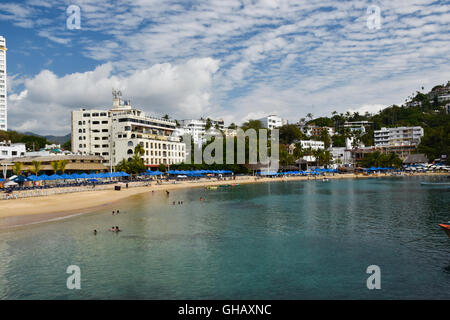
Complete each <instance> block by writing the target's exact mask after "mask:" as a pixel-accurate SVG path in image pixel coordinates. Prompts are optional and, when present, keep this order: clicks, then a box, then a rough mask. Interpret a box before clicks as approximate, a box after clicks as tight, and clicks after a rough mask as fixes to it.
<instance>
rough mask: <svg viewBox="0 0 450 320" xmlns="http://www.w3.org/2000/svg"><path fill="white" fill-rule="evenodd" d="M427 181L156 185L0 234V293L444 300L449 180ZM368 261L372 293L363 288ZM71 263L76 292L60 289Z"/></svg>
mask: <svg viewBox="0 0 450 320" xmlns="http://www.w3.org/2000/svg"><path fill="white" fill-rule="evenodd" d="M425 180H426V179H425V178H384V179H382V178H380V179H365V180H343V181H338V180H334V181H333V180H331V181H329V182H322V181H298V182H273V183H266V184H254V185H245V186H239V187H235V188H221V189H217V190H205V189H200V188H198V189H191V190H177V191H175V190H174V191H172V192H171V194H170V197H169V198H167V197H166V196H165V195H163V193H162V192H155V194H154V195H152V194H145V195H139V196H135V197H133V198H130V199H129V200H127V201H126V202H122V203H120V204H117V205H115V206H114V207H112V208H105V209H104V210H102V211H100V212H97V213H95V214H87V215H83V216H78V217H75V218H70V219H66V220H61V221H57V222H48V223H42V224H38V225H34V226H27V227H22V228H16V229H14V230H8V231H1V232H0V298H1V299H421V298H432V299H450V239H449V238H448V237H447V236H446V235H445V233H444V232H443V231H441V230H440V229H439V227H438V223H442V222H446V221H449V220H450V200H449V195H450V189H449V188H448V186H440V187H432V186H421V185H420V181H425ZM428 181H429V180H428ZM200 197H204V198H205V201H204V202H200V201H199V198H200ZM179 200H182V201H184V204H183V205H175V206H174V205H172V201H179ZM113 209H120V211H121V214H120V215H115V216H112V215H111V211H112V210H113ZM113 225H118V226H120V227H121V229H123V231H122V232H120V233H119V234H115V233H112V232H109V231H108V229H109V228H110V227H111V226H113ZM94 229H97V230H98V231H99V233H98V235H97V236H94V235H93V234H92V230H94ZM373 264H375V265H378V266H380V268H381V287H382V289H381V290H368V289H367V287H366V280H367V277H368V276H369V275H368V274H366V268H367V267H368V266H369V265H373ZM69 265H78V266H79V267H80V268H81V290H68V289H67V287H66V279H67V277H68V276H69V275H68V274H66V268H67V267H68V266H69Z"/></svg>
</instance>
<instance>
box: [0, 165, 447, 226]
mask: <svg viewBox="0 0 450 320" xmlns="http://www.w3.org/2000/svg"><path fill="white" fill-rule="evenodd" d="M444 175H445V176H446V175H448V173H414V174H410V175H405V176H391V175H385V174H378V175H370V176H366V175H361V174H354V173H347V174H338V175H325V176H320V177H318V178H317V179H315V178H313V177H308V176H295V177H277V178H267V177H265V178H257V179H255V177H254V176H243V177H237V178H236V180H219V181H217V180H214V181H189V182H188V181H186V182H178V183H175V184H171V183H170V184H162V185H158V184H155V183H152V184H151V185H150V186H138V187H132V188H128V189H122V190H121V191H115V190H114V189H113V188H111V189H106V190H93V191H83V192H78V193H65V194H55V195H49V196H40V197H33V198H20V199H10V200H1V201H0V231H2V230H8V229H12V228H15V227H23V226H29V225H35V224H39V223H44V222H51V221H58V220H62V219H66V218H70V217H75V216H79V215H83V214H87V213H92V212H95V211H97V210H99V209H101V208H107V207H109V206H111V205H112V204H114V203H117V202H119V201H121V200H124V199H127V198H129V197H131V196H134V195H138V194H144V193H149V192H152V191H155V192H158V191H161V192H164V191H165V190H177V189H186V188H204V187H208V186H217V185H224V184H253V183H267V182H283V181H286V182H288V181H309V180H312V181H315V180H319V181H320V180H322V179H323V178H324V177H326V178H328V179H330V180H331V179H370V178H389V177H392V178H395V177H409V176H413V177H419V176H444ZM68 206H70V207H69V208H68Z"/></svg>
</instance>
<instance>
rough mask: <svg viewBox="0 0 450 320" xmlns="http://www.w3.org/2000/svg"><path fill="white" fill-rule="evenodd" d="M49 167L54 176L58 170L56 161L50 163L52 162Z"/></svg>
mask: <svg viewBox="0 0 450 320" xmlns="http://www.w3.org/2000/svg"><path fill="white" fill-rule="evenodd" d="M50 165H51V166H52V169H53V173H54V174H56V172H58V169H59V163H58V161H52V162H50Z"/></svg>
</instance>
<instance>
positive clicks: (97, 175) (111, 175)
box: [14, 172, 129, 182]
mask: <svg viewBox="0 0 450 320" xmlns="http://www.w3.org/2000/svg"><path fill="white" fill-rule="evenodd" d="M128 176H129V174H128V173H126V172H107V173H81V174H78V173H73V174H65V173H64V174H61V175H58V174H52V175H50V176H49V175H46V174H42V175H40V176H36V175H32V176H28V177H24V176H18V177H17V178H15V179H14V181H16V182H24V181H52V180H75V179H99V178H100V179H103V178H118V177H128Z"/></svg>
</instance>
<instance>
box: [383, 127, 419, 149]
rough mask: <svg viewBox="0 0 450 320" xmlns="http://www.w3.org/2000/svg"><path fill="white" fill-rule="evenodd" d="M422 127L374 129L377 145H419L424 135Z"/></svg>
mask: <svg viewBox="0 0 450 320" xmlns="http://www.w3.org/2000/svg"><path fill="white" fill-rule="evenodd" d="M423 135H424V132H423V128H422V127H397V128H381V130H375V131H374V144H375V147H393V146H417V145H418V144H420V140H421V138H422V137H423Z"/></svg>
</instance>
